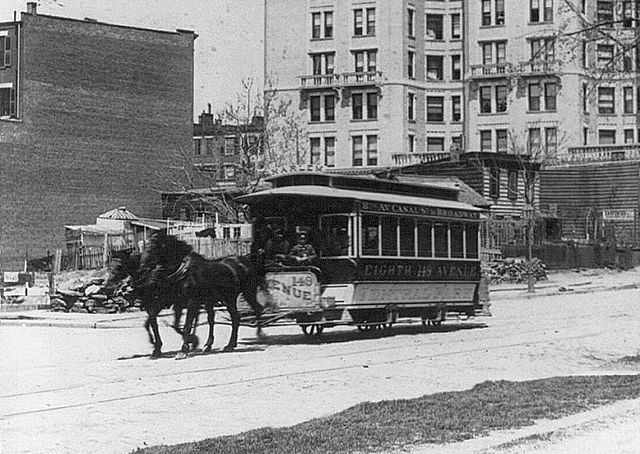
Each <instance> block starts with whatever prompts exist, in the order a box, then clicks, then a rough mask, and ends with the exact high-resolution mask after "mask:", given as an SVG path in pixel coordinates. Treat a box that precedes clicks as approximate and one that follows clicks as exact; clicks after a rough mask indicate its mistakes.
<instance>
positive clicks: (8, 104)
mask: <svg viewBox="0 0 640 454" xmlns="http://www.w3.org/2000/svg"><path fill="white" fill-rule="evenodd" d="M16 115H17V113H16V89H15V88H11V87H8V88H0V117H11V118H15V117H16Z"/></svg>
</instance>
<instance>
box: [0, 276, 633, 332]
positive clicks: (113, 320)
mask: <svg viewBox="0 0 640 454" xmlns="http://www.w3.org/2000/svg"><path fill="white" fill-rule="evenodd" d="M625 288H640V268H635V269H632V270H629V271H617V270H608V269H589V270H580V271H576V270H569V271H553V272H549V275H548V280H546V281H541V282H538V283H536V285H535V293H529V292H527V286H526V284H516V285H514V284H499V285H490V287H489V292H490V300H491V301H500V300H504V299H513V298H537V297H541V296H550V295H560V294H563V293H566V292H574V293H590V292H597V291H606V290H618V289H625ZM167 313H168V312H167ZM163 314H164V312H163V313H162V314H161V315H160V316H161V317H162V316H163ZM146 316H147V314H146V312H125V313H115V314H87V313H80V312H52V311H49V310H27V311H12V312H0V326H3V325H5V326H6V325H12V326H52V327H64V328H95V329H109V328H138V327H141V326H142V325H143V324H144V321H145V320H146Z"/></svg>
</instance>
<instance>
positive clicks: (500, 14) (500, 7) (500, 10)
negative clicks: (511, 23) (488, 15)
mask: <svg viewBox="0 0 640 454" xmlns="http://www.w3.org/2000/svg"><path fill="white" fill-rule="evenodd" d="M496 25H504V0H496Z"/></svg>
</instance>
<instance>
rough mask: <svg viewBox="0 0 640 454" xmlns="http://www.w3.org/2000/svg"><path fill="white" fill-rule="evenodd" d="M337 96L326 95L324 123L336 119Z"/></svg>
mask: <svg viewBox="0 0 640 454" xmlns="http://www.w3.org/2000/svg"><path fill="white" fill-rule="evenodd" d="M335 115H336V96H335V95H325V97H324V121H334V120H335V119H336V116H335Z"/></svg>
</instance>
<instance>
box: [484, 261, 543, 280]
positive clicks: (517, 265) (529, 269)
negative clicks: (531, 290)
mask: <svg viewBox="0 0 640 454" xmlns="http://www.w3.org/2000/svg"><path fill="white" fill-rule="evenodd" d="M483 273H484V274H485V275H486V276H488V277H489V279H490V282H491V283H492V284H526V283H527V282H528V280H529V275H531V276H533V279H534V281H535V282H538V281H546V280H547V268H546V266H545V264H544V263H542V261H541V260H540V259H538V258H535V257H534V258H533V259H531V262H529V261H528V260H527V259H525V258H522V257H519V258H508V259H502V260H495V261H493V262H488V263H486V265H485V267H484V269H483Z"/></svg>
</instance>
